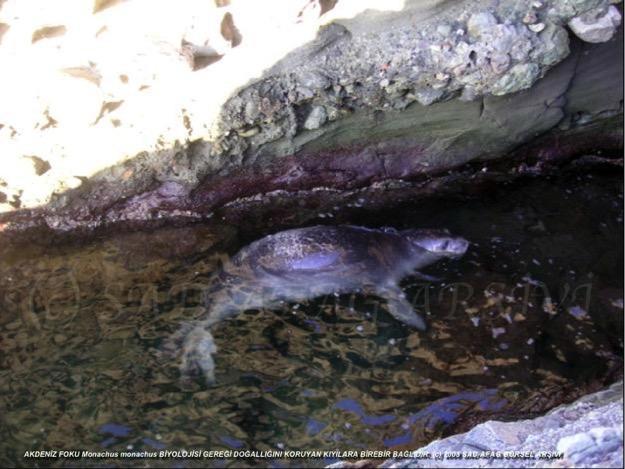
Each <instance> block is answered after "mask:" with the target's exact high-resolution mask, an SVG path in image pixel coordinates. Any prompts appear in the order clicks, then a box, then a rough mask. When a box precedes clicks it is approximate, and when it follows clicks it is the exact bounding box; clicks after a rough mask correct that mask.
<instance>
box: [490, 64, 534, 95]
mask: <svg viewBox="0 0 625 469" xmlns="http://www.w3.org/2000/svg"><path fill="white" fill-rule="evenodd" d="M539 74H540V69H539V67H538V65H536V64H533V63H525V64H517V65H515V66H514V67H512V68H511V69H510V70H509V72H508V73H507V74H506V75H504V76H503V77H501V78H500V79H499V80H498V81H497V82H496V83H495V84H494V85H493V88H492V93H493V94H494V95H495V96H501V95H504V94H508V93H513V92H515V91H521V90H525V89H527V88H529V87H530V86H532V84H533V83H534V82H535V81H536V80H537V79H538V76H539Z"/></svg>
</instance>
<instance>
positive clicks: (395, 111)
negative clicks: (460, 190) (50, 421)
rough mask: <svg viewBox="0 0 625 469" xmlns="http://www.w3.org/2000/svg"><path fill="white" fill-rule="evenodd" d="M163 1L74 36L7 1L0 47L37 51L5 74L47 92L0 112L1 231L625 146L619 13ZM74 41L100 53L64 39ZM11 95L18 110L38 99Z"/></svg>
mask: <svg viewBox="0 0 625 469" xmlns="http://www.w3.org/2000/svg"><path fill="white" fill-rule="evenodd" d="M326 3H327V4H326ZM168 5H169V4H168V3H162V4H159V7H158V8H159V10H158V12H157V11H154V12H153V13H154V14H153V15H150V17H151V18H153V21H150V22H141V21H140V20H139V19H138V18H140V17H141V14H142V8H148V9H149V8H156V7H152V4H150V7H148V6H146V4H145V3H142V2H127V3H126V2H120V3H116V2H113V3H111V4H110V5H109V4H107V8H100V7H98V8H94V9H93V11H87V10H85V11H82V10H81V11H80V12H74V13H77V14H78V13H80V15H83V16H82V17H84V18H85V20H84V21H83V22H82V23H81V27H80V28H79V29H76V28H77V26H75V25H73V24H69V22H63V21H62V19H63V17H62V15H60V13H61V12H62V11H64V10H62V9H60V8H59V9H58V11H55V10H54V9H52V10H50V9H48V10H43V12H42V14H41V16H40V17H37V19H36V20H35V19H32V18H31V19H29V20H26V19H25V17H24V15H23V12H21V10H20V9H19V7H17V6H16V5H15V4H14V3H13V2H5V3H4V4H3V8H2V10H0V16H1V17H2V22H3V23H4V24H6V25H8V26H7V27H8V29H6V31H5V33H4V35H3V42H2V44H0V53H1V52H2V51H4V53H5V56H4V57H5V58H6V59H7V60H9V58H11V57H19V56H20V55H19V54H23V57H22V58H27V59H28V60H21V61H19V63H18V62H16V66H15V68H14V69H13V68H11V67H9V70H10V71H11V72H12V75H10V76H11V77H13V79H14V82H15V83H18V82H20V80H19V77H20V76H23V75H24V73H26V72H28V71H26V72H24V70H22V69H21V68H19V67H18V66H17V65H19V64H24V63H30V64H32V66H33V67H34V70H35V71H37V73H38V75H37V76H41V77H42V78H41V79H42V80H43V79H44V78H43V77H46V78H45V79H46V80H47V81H46V82H45V85H46V86H45V87H43V88H41V89H42V90H44V91H41V93H43V94H41V93H39V95H38V94H36V93H33V96H39V98H37V99H38V101H37V103H35V104H36V105H35V104H33V106H31V107H30V108H31V109H38V110H39V111H37V112H34V111H33V112H32V113H11V112H10V106H9V107H5V110H7V112H6V115H2V116H0V124H2V126H3V127H2V129H1V130H0V133H1V142H2V145H3V146H4V147H3V148H5V150H6V151H5V152H4V154H6V155H9V158H11V163H15V164H9V165H7V166H6V167H5V169H4V170H3V172H2V173H0V179H2V181H1V182H0V184H2V193H3V196H2V199H0V200H2V201H3V202H1V203H2V209H3V210H5V211H7V214H5V215H4V216H2V218H1V221H2V223H3V225H2V226H3V227H4V233H9V232H22V231H24V230H33V229H35V228H37V229H44V230H50V231H52V232H63V231H71V230H76V229H79V230H80V229H83V230H92V229H94V228H99V227H105V226H112V225H116V224H117V225H125V226H133V224H135V225H136V224H140V223H147V222H159V220H169V221H176V220H178V221H185V220H186V221H194V220H198V219H202V218H206V217H209V216H212V215H213V213H214V211H215V210H216V209H218V208H220V207H224V206H225V205H226V204H228V203H233V202H235V201H237V200H239V199H244V198H248V197H253V196H256V195H260V194H263V193H267V192H270V191H277V190H281V191H286V193H289V194H292V193H293V192H294V191H301V190H314V189H316V188H330V189H335V190H339V191H344V190H346V189H351V188H353V187H356V186H358V187H361V188H364V187H368V186H371V185H372V184H374V183H376V182H381V181H397V180H400V179H401V180H405V179H410V178H415V177H421V176H422V175H424V174H425V175H428V176H435V175H436V174H437V173H438V172H441V171H446V170H448V169H450V168H457V167H460V166H462V165H463V164H464V163H466V162H467V161H477V160H486V159H493V158H499V157H503V156H506V155H508V154H509V153H510V152H511V151H512V150H513V149H515V148H518V147H519V145H523V144H527V143H528V142H529V141H530V140H532V139H533V138H535V137H536V136H537V135H541V134H543V133H545V132H552V133H553V135H554V136H555V135H557V138H558V146H559V147H562V145H563V144H566V141H567V140H569V136H568V134H569V133H573V134H575V133H576V129H583V128H584V127H585V126H588V125H594V124H597V125H599V127H600V128H601V136H600V137H599V138H597V135H596V132H597V128H596V127H595V128H594V129H588V130H589V134H591V133H594V134H595V135H594V141H595V143H596V142H597V141H600V142H601V146H602V148H595V150H596V151H599V150H603V151H614V152H615V153H616V154H617V155H618V154H619V150H620V148H622V143H621V134H622V132H621V130H620V129H621V125H620V121H619V120H618V118H616V119H614V117H615V116H622V104H621V102H622V74H621V66H620V64H621V63H622V52H621V49H620V48H621V44H622V39H615V31H616V28H617V27H618V24H619V21H620V16H619V15H620V10H618V7H615V6H614V5H611V4H609V3H608V2H607V1H601V0H587V1H576V2H559V1H558V2H550V1H543V2H531V3H527V4H526V3H524V2H513V1H503V2H492V1H481V2H477V1H463V2H444V1H434V0H433V1H429V2H416V1H415V2H407V3H406V4H405V5H403V7H401V8H402V9H401V11H392V8H394V7H393V5H390V4H389V5H388V11H377V10H374V9H367V8H368V7H372V5H369V4H367V3H366V2H355V3H354V2H349V1H344V2H336V3H333V2H329V3H328V2H325V3H324V2H319V3H317V2H302V3H301V4H299V3H298V4H297V5H296V4H295V3H292V4H289V5H290V6H288V7H287V6H286V5H287V3H285V4H284V5H282V4H281V6H282V8H281V9H277V10H275V11H276V15H277V16H276V18H275V19H273V20H271V21H273V23H272V22H271V21H270V19H269V18H265V16H263V15H265V14H266V12H265V11H264V10H263V9H261V10H259V11H256V10H253V9H252V8H251V7H250V6H249V5H248V6H247V7H243V6H241V5H239V4H238V3H237V2H236V1H233V2H229V3H228V4H227V5H225V6H224V5H221V4H220V5H217V4H215V7H214V9H208V10H206V11H203V10H202V11H200V10H197V9H195V10H194V7H193V5H194V3H193V2H190V3H189V4H186V3H185V5H186V6H185V8H183V9H180V11H178V10H176V11H169V10H168V8H169V9H171V8H174V7H173V6H172V5H173V4H172V5H169V6H168ZM331 7H332V8H331ZM73 8H74V7H73ZM83 10H84V8H83ZM161 10H162V11H161ZM174 10H175V8H174ZM265 10H266V9H265ZM157 13H158V14H157ZM80 15H78V17H81V16H80ZM320 15H321V16H320ZM163 18H164V19H163ZM133 21H134V23H133ZM606 21H608V23H609V25H610V26H609V27H607V26H606V27H604V26H605V25H604V23H605V22H606ZM263 22H265V23H263ZM65 23H68V24H65ZM567 23H568V24H569V27H571V28H573V26H570V24H573V25H576V24H578V23H579V24H583V25H585V26H583V27H582V26H579V27H578V26H575V28H576V31H577V33H576V34H578V36H579V37H581V38H582V40H584V41H589V42H583V43H582V42H580V41H579V40H577V39H574V40H572V39H571V37H570V36H569V34H568V32H567V30H566V25H567ZM608 23H605V24H608ZM135 24H141V27H140V28H135V27H134V25H135ZM258 24H263V27H257V26H258ZM210 25H212V26H210ZM254 25H256V27H255V26H254ZM415 25H417V26H415ZM593 25H594V26H593ZM597 25H598V26H597ZM593 27H594V29H592V28H593ZM255 28H256V29H255ZM584 28H586V29H584ZM589 28H590V29H589ZM593 31H594V32H593ZM79 33H80V34H79ZM274 33H275V34H274ZM81 34H82V36H81ZM593 34H594V36H593ZM286 36H288V37H292V38H293V41H292V43H291V41H285V40H284V37H286ZM610 38H611V39H610ZM79 39H80V41H83V42H81V44H89V45H90V46H89V47H82V48H81V49H80V50H78V49H77V48H76V47H74V48H71V47H69V46H71V45H72V44H75V43H76V41H78V40H79ZM84 41H87V42H84ZM602 41H608V42H602ZM596 42H600V43H598V44H594V43H596ZM26 45H27V46H28V47H26ZM61 46H62V47H63V48H65V49H62V50H68V51H72V54H69V55H67V56H65V55H62V54H61V55H59V54H58V52H57V51H58V50H61V49H58V48H59V47H61ZM66 46H67V47H66ZM298 46H299V47H298ZM110 50H118V51H120V53H121V52H122V51H123V54H122V55H121V56H119V54H117V55H116V56H115V57H110V56H109V55H107V54H106V51H110ZM85 51H87V52H88V53H87V54H86V55H85ZM597 55H601V56H603V57H604V60H603V61H602V62H601V63H600V64H598V63H597V61H596V60H595V57H596V56H597ZM42 57H45V58H46V60H43V59H42ZM122 59H123V60H122ZM12 60H13V59H12ZM211 60H213V62H212V63H210V64H208V63H209V62H210V61H211ZM7 63H8V62H7ZM38 67H39V68H41V67H43V69H45V73H43V72H41V73H39V68H38ZM155 70H158V71H159V73H155ZM241 70H245V72H242V71H241ZM22 72H24V73H22ZM30 72H31V73H30V75H28V73H27V75H28V76H34V72H32V71H30ZM20 74H21V75H20ZM224 76H228V77H230V78H229V81H228V82H226V81H225V80H223V78H222V77H224ZM589 76H591V77H592V79H588V80H586V81H584V80H582V79H581V78H579V79H578V77H589ZM582 82H583V83H582ZM12 83H13V82H12ZM180 83H184V84H185V85H184V86H181V85H180ZM23 85H24V83H23V81H22V82H20V87H22V88H23ZM16 86H17V85H16ZM42 86H43V85H42ZM15 89H17V88H15V87H13V88H12V87H10V86H8V87H6V88H5V89H4V92H5V93H6V94H7V100H5V101H6V102H17V103H18V104H19V105H20V106H22V107H24V106H26V104H27V102H30V101H27V100H26V98H25V97H23V98H24V99H22V100H21V101H20V99H18V98H19V97H20V96H22V95H21V94H20V95H19V96H18V95H16V94H15V93H13V92H14V91H15ZM24 89H26V90H28V87H26V88H24ZM63 90H65V91H63ZM12 93H13V94H12ZM22 94H23V93H22ZM72 94H73V96H74V97H76V98H77V99H75V100H72V102H74V101H75V102H76V103H78V104H79V106H78V105H77V107H75V108H73V107H70V106H69V104H70V100H66V101H64V100H63V99H64V98H63V97H64V96H69V95H72ZM590 95H592V96H594V97H595V98H596V99H593V100H591V99H589V98H588V96H590ZM9 98H10V99H9ZM155 109H157V110H158V112H154V111H153V110H155ZM573 109H575V111H574V112H573ZM18 114H19V116H22V117H24V118H25V119H26V120H24V121H23V122H22V120H20V119H22V117H20V119H17V118H13V117H12V116H17V115H18ZM31 118H32V119H34V120H32V119H31ZM92 118H93V119H92ZM28 119H31V120H32V121H29V120H28ZM611 119H612V120H611ZM591 130H592V131H591ZM78 136H80V138H77V137H78ZM595 147H596V145H595ZM540 150H541V151H543V152H551V151H552V150H553V148H551V147H548V146H545V147H543V148H541V149H540ZM580 151H585V150H580V149H579V148H571V149H569V150H567V151H561V152H560V153H561V154H562V155H564V156H566V157H569V156H573V155H576V154H579V152H580ZM85 155H89V157H86V156H85ZM32 157H36V158H38V159H40V160H42V161H44V162H45V163H46V164H47V165H48V169H47V170H46V171H45V172H41V171H40V170H38V169H37V168H36V167H35V166H34V165H32V164H31V161H33V160H32ZM328 160H331V161H334V162H335V163H331V164H330V163H328ZM17 163H19V164H17ZM363 167H364V168H366V169H365V170H364V171H363V175H362V176H361V175H360V170H361V168H363ZM8 168H11V169H10V170H7V169H8ZM14 168H16V169H14ZM20 168H21V169H20ZM18 169H19V170H18ZM354 174H356V177H354ZM351 179H355V180H356V182H353V183H352V182H350V180H351ZM173 185H175V186H176V187H177V188H178V189H177V190H176V191H175V192H172V191H170V190H169V188H171V187H173ZM163 186H165V192H167V195H166V196H164V195H163V190H162V189H161V188H162V187H163ZM41 205H43V207H42V208H37V207H39V206H41ZM16 210H17V211H16Z"/></svg>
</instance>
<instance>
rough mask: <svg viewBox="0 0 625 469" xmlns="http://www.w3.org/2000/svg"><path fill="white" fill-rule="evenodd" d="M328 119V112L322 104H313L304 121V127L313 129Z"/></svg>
mask: <svg viewBox="0 0 625 469" xmlns="http://www.w3.org/2000/svg"><path fill="white" fill-rule="evenodd" d="M327 120H328V114H327V113H326V110H325V108H324V107H323V106H315V107H314V108H312V110H311V111H310V114H308V117H306V120H305V121H304V128H305V129H307V130H314V129H318V128H319V127H321V126H322V125H323V124H325V122H326V121H327Z"/></svg>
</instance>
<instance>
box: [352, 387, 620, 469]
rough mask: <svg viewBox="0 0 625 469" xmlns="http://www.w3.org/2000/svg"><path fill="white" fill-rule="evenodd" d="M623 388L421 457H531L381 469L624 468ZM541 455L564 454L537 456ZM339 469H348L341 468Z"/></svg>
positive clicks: (478, 430) (401, 463)
mask: <svg viewBox="0 0 625 469" xmlns="http://www.w3.org/2000/svg"><path fill="white" fill-rule="evenodd" d="M622 428H623V383H622V382H619V383H615V384H613V385H612V386H610V387H609V388H607V389H605V390H603V391H600V392H597V393H594V394H591V395H589V396H585V397H583V398H581V399H579V400H578V401H576V402H574V403H572V404H568V405H563V406H560V407H557V408H556V409H554V410H552V411H550V412H549V413H547V414H546V415H544V416H542V417H538V418H536V419H533V420H521V421H518V422H496V421H488V422H485V423H483V424H480V425H477V426H476V427H474V428H473V429H472V430H470V431H469V432H467V433H464V434H461V435H454V436H451V437H447V438H444V439H441V440H436V441H433V442H432V443H430V444H429V445H427V446H425V447H423V448H420V449H418V450H417V451H419V452H420V453H429V454H434V453H435V452H438V453H445V452H457V451H460V452H462V451H465V452H476V451H477V452H478V453H479V452H481V451H510V452H517V453H520V454H532V455H533V456H532V457H530V458H488V457H483V458H481V459H439V460H437V459H424V458H416V459H389V460H387V461H385V462H384V463H382V465H381V467H387V468H404V467H591V466H593V467H623V430H622ZM539 451H550V452H553V453H561V454H560V455H559V457H556V458H551V459H549V458H545V459H540V458H538V457H535V456H536V454H537V453H538V452H539ZM340 467H350V465H348V464H343V465H342V466H340Z"/></svg>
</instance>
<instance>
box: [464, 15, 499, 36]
mask: <svg viewBox="0 0 625 469" xmlns="http://www.w3.org/2000/svg"><path fill="white" fill-rule="evenodd" d="M496 24H497V19H496V18H495V17H494V16H493V14H492V13H490V12H487V11H485V12H480V13H474V14H473V15H471V17H470V18H469V21H468V22H467V30H468V31H469V34H470V35H471V36H475V37H477V38H479V37H480V36H482V34H484V33H485V32H486V31H488V30H489V29H491V28H492V27H493V26H495V25H496Z"/></svg>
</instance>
